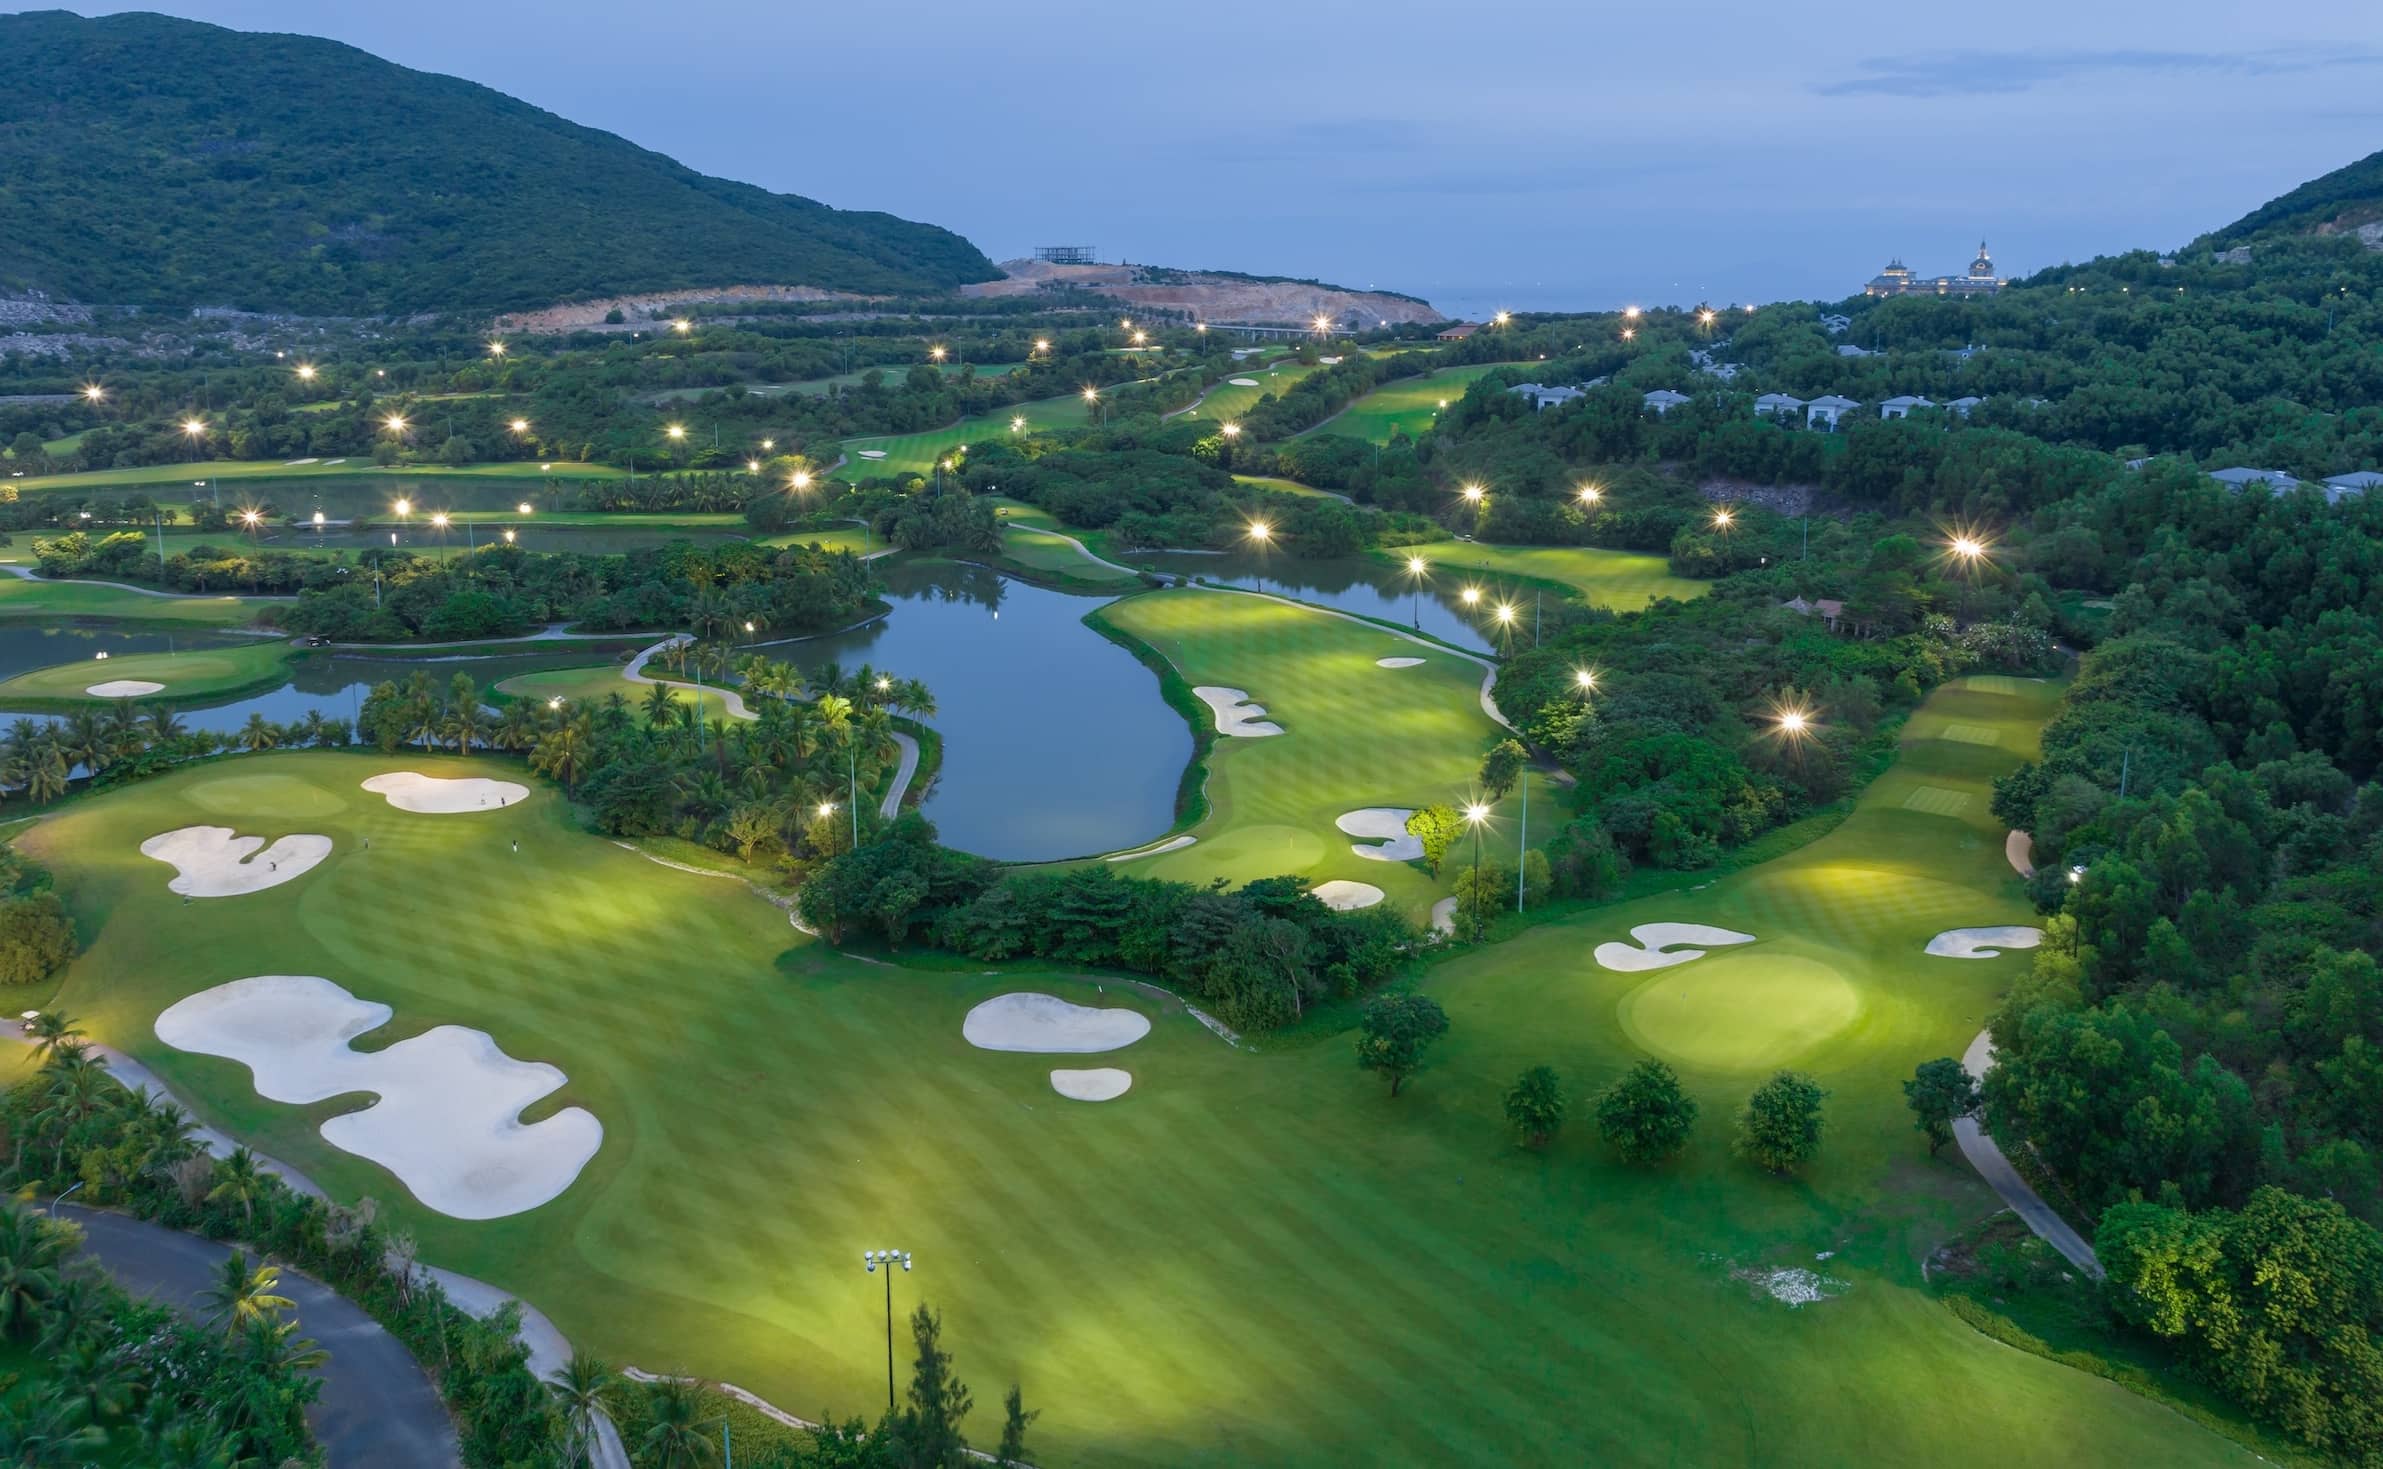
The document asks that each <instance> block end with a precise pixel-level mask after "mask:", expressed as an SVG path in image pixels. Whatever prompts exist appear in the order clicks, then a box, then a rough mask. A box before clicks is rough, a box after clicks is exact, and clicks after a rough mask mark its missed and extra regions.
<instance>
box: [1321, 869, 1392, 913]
mask: <svg viewBox="0 0 2383 1469" xmlns="http://www.w3.org/2000/svg"><path fill="white" fill-rule="evenodd" d="M1309 891H1311V892H1313V893H1314V894H1315V895H1316V900H1317V901H1318V902H1320V903H1322V904H1323V905H1324V906H1325V907H1327V908H1332V909H1336V910H1338V911H1340V912H1342V913H1346V912H1349V911H1350V910H1352V909H1355V908H1371V907H1372V906H1373V905H1374V904H1376V903H1379V902H1380V901H1382V890H1381V889H1380V888H1378V887H1375V886H1374V885H1373V884H1372V883H1370V882H1349V881H1346V880H1345V879H1341V878H1334V879H1333V880H1332V881H1331V882H1320V883H1317V884H1316V885H1315V886H1314V887H1313V888H1311V889H1309Z"/></svg>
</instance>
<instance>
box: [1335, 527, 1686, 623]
mask: <svg viewBox="0 0 2383 1469" xmlns="http://www.w3.org/2000/svg"><path fill="white" fill-rule="evenodd" d="M1376 555H1377V559H1383V560H1384V561H1385V564H1392V563H1395V564H1396V565H1397V566H1398V567H1399V568H1401V569H1402V570H1403V569H1404V568H1405V566H1406V563H1407V559H1408V558H1409V557H1412V556H1420V557H1422V558H1423V560H1424V563H1425V564H1426V565H1428V566H1429V567H1430V568H1431V571H1430V575H1431V577H1432V580H1433V582H1434V583H1435V584H1436V585H1440V586H1447V585H1449V584H1450V582H1451V581H1452V580H1453V582H1454V583H1455V584H1457V585H1460V586H1469V585H1473V584H1476V583H1479V584H1482V585H1484V586H1487V587H1489V588H1491V589H1493V590H1495V589H1498V583H1499V579H1500V578H1507V579H1510V580H1513V581H1518V582H1519V581H1540V582H1552V583H1554V584H1556V585H1558V586H1566V587H1570V588H1572V589H1573V590H1575V591H1577V592H1579V593H1581V594H1582V595H1583V596H1585V597H1587V598H1588V599H1589V600H1590V601H1592V602H1595V603H1596V604H1597V605H1599V606H1600V607H1611V608H1613V609H1614V610H1615V611H1617V612H1636V611H1638V610H1639V609H1641V608H1643V607H1645V606H1646V605H1647V604H1648V603H1649V602H1653V601H1655V600H1657V599H1658V598H1662V597H1671V598H1674V599H1675V600H1678V601H1683V602H1685V601H1687V600H1689V599H1690V598H1693V597H1701V596H1703V595H1704V594H1705V590H1706V588H1707V587H1708V586H1709V585H1710V583H1708V582H1701V581H1697V580H1695V579H1693V578H1690V577H1684V576H1674V575H1672V574H1671V563H1670V562H1669V561H1668V560H1666V559H1665V558H1664V557H1661V556H1649V555H1646V554H1644V553H1642V552H1638V551H1607V550H1602V549H1600V548H1598V547H1595V546H1497V545H1491V544H1489V543H1487V542H1484V541H1457V540H1446V541H1426V542H1424V543H1422V544H1420V545H1413V546H1400V547H1397V548H1395V549H1394V550H1389V551H1382V552H1378V553H1376Z"/></svg>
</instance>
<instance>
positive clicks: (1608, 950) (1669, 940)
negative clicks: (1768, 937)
mask: <svg viewBox="0 0 2383 1469" xmlns="http://www.w3.org/2000/svg"><path fill="white" fill-rule="evenodd" d="M1630 936H1631V937H1632V938H1634V939H1636V940H1638V946H1637V947H1635V948H1634V947H1632V946H1631V945H1629V944H1613V943H1606V944H1599V945H1598V946H1597V950H1596V955H1597V962H1598V963H1600V964H1602V965H1604V966H1605V967H1606V968H1608V969H1615V970H1620V971H1621V972H1623V973H1625V974H1629V973H1635V972H1637V971H1639V970H1643V969H1668V968H1670V967H1671V966H1672V965H1674V964H1685V963H1687V962H1688V961H1689V960H1691V959H1702V958H1703V957H1704V956H1705V951H1704V949H1702V948H1696V949H1674V950H1672V951H1671V952H1669V953H1666V952H1664V951H1665V950H1666V949H1670V948H1671V946H1672V945H1673V944H1702V945H1705V946H1707V947H1714V948H1717V947H1720V946H1721V945H1724V944H1750V943H1753V942H1754V935H1753V934H1750V933H1739V932H1738V931H1737V930H1736V929H1732V928H1714V927H1712V926H1710V925H1709V924H1703V923H1642V924H1639V925H1638V926H1637V927H1635V928H1633V929H1631V930H1630Z"/></svg>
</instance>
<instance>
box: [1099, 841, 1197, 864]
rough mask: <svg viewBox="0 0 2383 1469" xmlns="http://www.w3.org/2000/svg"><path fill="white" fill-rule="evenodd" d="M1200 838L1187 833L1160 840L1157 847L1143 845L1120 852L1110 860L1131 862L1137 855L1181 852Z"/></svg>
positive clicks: (1152, 855) (1145, 855)
mask: <svg viewBox="0 0 2383 1469" xmlns="http://www.w3.org/2000/svg"><path fill="white" fill-rule="evenodd" d="M1199 840H1200V839H1199V838H1198V837H1196V836H1191V835H1189V834H1186V835H1183V836H1179V837H1173V838H1170V839H1168V840H1167V841H1163V842H1160V843H1159V844H1158V845H1157V846H1155V847H1143V848H1141V849H1140V850H1138V851H1133V852H1119V853H1118V854H1117V855H1116V856H1114V857H1111V858H1110V859H1109V860H1110V861H1111V862H1131V861H1133V860H1134V859H1135V858H1136V857H1156V856H1157V855H1159V854H1160V853H1161V852H1180V851H1182V850H1183V849H1184V848H1185V847H1188V846H1191V845H1193V844H1194V843H1196V842H1198V841H1199Z"/></svg>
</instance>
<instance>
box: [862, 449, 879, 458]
mask: <svg viewBox="0 0 2383 1469" xmlns="http://www.w3.org/2000/svg"><path fill="white" fill-rule="evenodd" d="M855 452H857V453H858V454H859V455H860V457H861V458H863V459H883V458H884V457H885V451H884V450H883V449H861V450H857V451H855Z"/></svg>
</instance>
